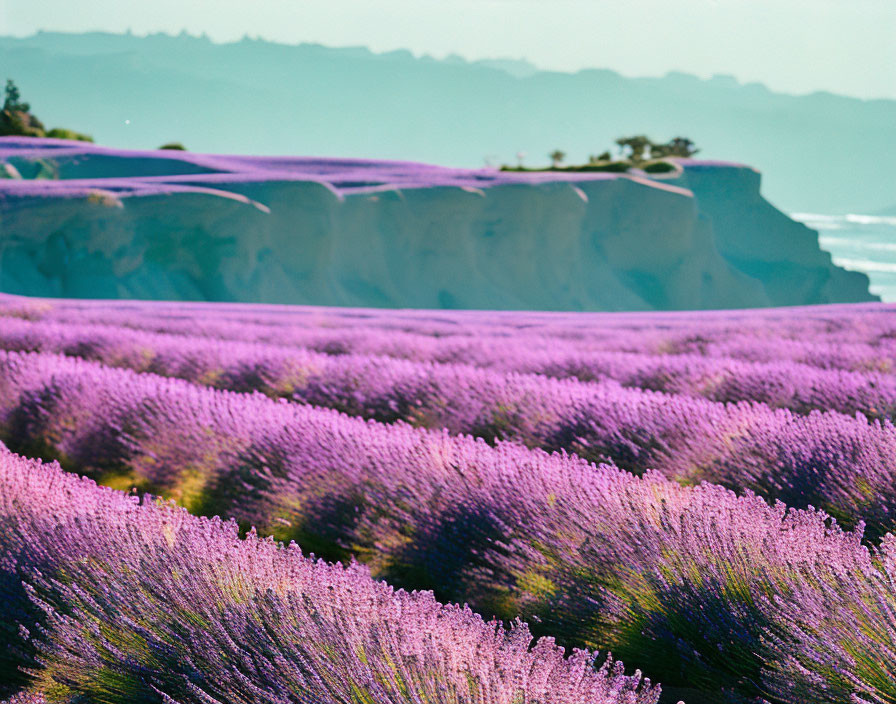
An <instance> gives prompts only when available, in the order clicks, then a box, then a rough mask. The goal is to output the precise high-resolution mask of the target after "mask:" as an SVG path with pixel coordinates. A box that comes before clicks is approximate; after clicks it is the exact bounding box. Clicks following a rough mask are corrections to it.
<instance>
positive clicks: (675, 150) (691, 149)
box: [650, 137, 700, 159]
mask: <svg viewBox="0 0 896 704" xmlns="http://www.w3.org/2000/svg"><path fill="white" fill-rule="evenodd" d="M699 151H700V150H699V149H697V145H696V144H694V143H693V142H692V141H691V140H690V139H688V138H687V137H675V138H674V139H670V140H669V141H668V142H666V143H665V144H651V145H650V156H651V158H653V159H662V158H664V157H667V156H678V157H685V158H687V157H692V156H694V154H696V153H697V152H699Z"/></svg>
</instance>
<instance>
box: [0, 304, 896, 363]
mask: <svg viewBox="0 0 896 704" xmlns="http://www.w3.org/2000/svg"><path fill="white" fill-rule="evenodd" d="M212 311H214V312H212ZM0 314H2V315H5V316H7V317H21V318H27V319H32V320H41V321H45V322H53V321H55V322H61V323H66V324H74V325H85V324H91V323H101V324H109V325H115V326H123V327H129V328H137V329H145V330H148V331H155V332H165V333H169V334H187V335H198V336H202V337H212V338H217V339H224V340H240V341H243V342H263V343H268V344H275V345H280V346H288V347H305V348H308V349H312V350H316V351H321V352H325V353H328V354H333V353H335V354H344V353H356V354H364V355H386V356H393V357H404V358H408V359H413V360H415V361H434V362H463V363H468V364H475V365H477V366H498V367H499V368H501V369H503V370H511V369H512V370H514V371H522V372H532V371H535V372H541V371H542V370H541V369H540V368H539V366H541V365H543V364H544V353H549V354H550V356H551V357H552V358H553V359H554V360H558V359H563V358H570V359H572V360H574V361H575V360H576V359H577V358H580V357H582V356H583V355H584V356H585V357H586V359H587V356H588V355H590V354H592V353H595V352H600V353H606V352H608V351H616V352H628V353H634V354H662V355H669V354H672V355H682V354H685V355H700V356H704V357H712V358H733V359H739V360H744V361H752V362H777V361H792V362H797V363H801V364H807V365H811V366H817V367H821V368H828V369H842V370H847V371H859V372H862V371H882V372H886V373H891V372H893V371H894V370H896V315H894V314H893V309H892V308H890V307H888V306H864V305H857V306H827V307H824V308H808V309H784V310H783V311H782V310H774V311H772V312H769V311H728V312H724V313H718V312H716V313H689V314H675V313H665V314H613V315H601V314H576V315H570V314H524V313H519V314H507V313H503V314H501V313H485V312H473V311H462V312H451V311H440V312H438V313H433V312H429V313H428V314H426V315H424V312H423V311H378V312H363V313H362V312H357V311H356V312H352V311H342V310H339V309H308V310H304V311H303V310H302V309H298V312H296V310H295V309H292V308H273V307H269V306H234V307H230V308H228V307H222V308H220V309H218V308H210V307H209V305H208V304H205V305H201V304H194V305H192V306H191V305H189V304H183V305H182V306H172V305H171V304H158V303H134V302H132V303H125V302H80V301H38V300H31V299H22V298H19V297H10V296H3V297H2V298H0ZM531 355H534V356H535V359H534V360H533V359H530V356H531ZM548 373H551V372H548Z"/></svg>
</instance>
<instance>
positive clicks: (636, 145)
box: [616, 134, 651, 164]
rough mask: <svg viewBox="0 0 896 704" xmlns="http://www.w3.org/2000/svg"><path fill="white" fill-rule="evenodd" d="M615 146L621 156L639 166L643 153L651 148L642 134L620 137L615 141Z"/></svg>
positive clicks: (648, 141) (643, 156)
mask: <svg viewBox="0 0 896 704" xmlns="http://www.w3.org/2000/svg"><path fill="white" fill-rule="evenodd" d="M616 144H617V145H618V146H619V149H620V150H621V152H622V156H623V158H625V159H628V160H629V161H631V162H632V163H633V164H640V163H641V162H642V161H644V158H645V152H646V151H647V149H648V147H650V146H651V142H650V140H649V139H647V137H646V136H645V135H643V134H639V135H634V136H632V137H620V138H619V139H617V140H616Z"/></svg>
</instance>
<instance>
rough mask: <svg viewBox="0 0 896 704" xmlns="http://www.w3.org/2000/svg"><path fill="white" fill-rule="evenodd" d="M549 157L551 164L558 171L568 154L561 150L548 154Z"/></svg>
mask: <svg viewBox="0 0 896 704" xmlns="http://www.w3.org/2000/svg"><path fill="white" fill-rule="evenodd" d="M548 157H549V158H550V160H551V164H552V165H553V167H554V168H555V169H557V168H559V167H560V165H561V164H562V163H563V160H564V159H565V158H566V152H564V151H561V150H560V149H555V150H554V151H552V152H551V153H550V154H548Z"/></svg>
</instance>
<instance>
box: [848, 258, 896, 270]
mask: <svg viewBox="0 0 896 704" xmlns="http://www.w3.org/2000/svg"><path fill="white" fill-rule="evenodd" d="M833 259H834V264H836V265H837V266H842V267H843V268H845V269H852V270H854V271H863V272H865V273H866V274H871V273H876V274H896V262H876V261H874V260H872V259H850V258H849V257H838V256H834V257H833Z"/></svg>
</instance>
